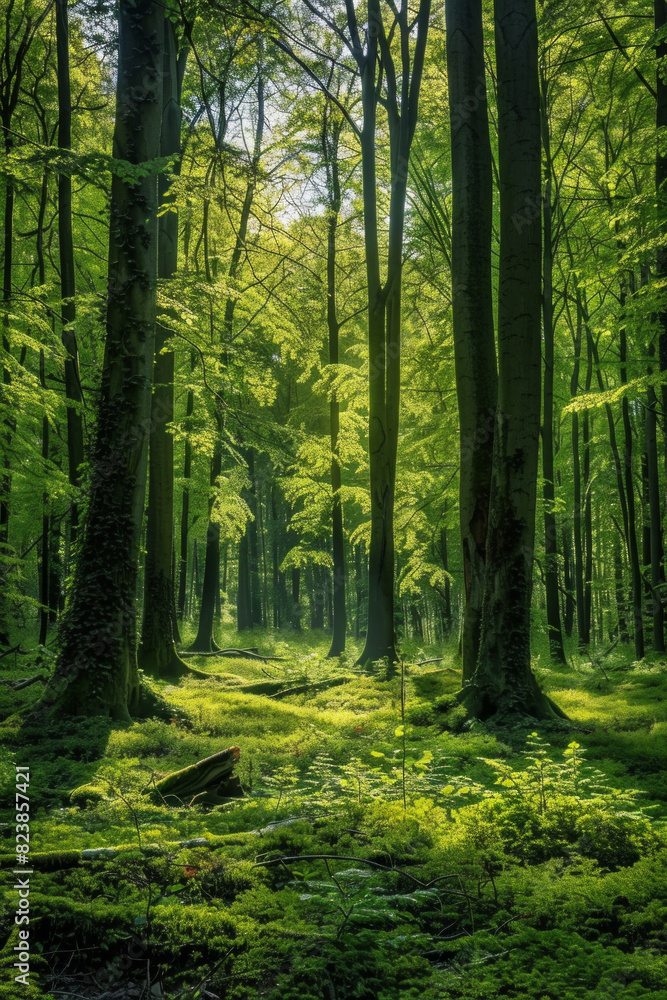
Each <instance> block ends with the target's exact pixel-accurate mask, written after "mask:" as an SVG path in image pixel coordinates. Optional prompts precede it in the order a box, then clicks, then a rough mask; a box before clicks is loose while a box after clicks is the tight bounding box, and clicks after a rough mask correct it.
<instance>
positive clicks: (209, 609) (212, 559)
mask: <svg viewBox="0 0 667 1000" xmlns="http://www.w3.org/2000/svg"><path fill="white" fill-rule="evenodd" d="M263 135H264V79H263V76H262V72H261V70H260V73H259V78H258V82H257V125H256V128H255V147H254V150H253V156H252V161H251V164H250V170H249V173H248V180H247V183H246V189H245V195H244V198H243V206H242V208H241V217H240V219H239V227H238V230H237V233H236V240H235V243H234V250H233V251H232V257H231V260H230V263H229V268H228V271H227V275H228V278H229V280H230V283H233V281H234V279H235V278H236V276H237V273H238V269H239V265H240V263H241V257H242V254H243V250H244V248H245V241H246V236H247V232H248V222H249V220H250V212H251V209H252V203H253V201H254V197H255V190H256V184H257V175H258V171H259V164H260V158H261V152H262V139H263ZM204 254H205V263H206V278H207V281H210V280H211V271H210V265H209V254H208V225H207V220H205V226H204ZM236 302H237V298H236V296H235V295H229V297H228V298H227V302H226V304H225V315H224V319H223V329H224V331H225V334H224V336H225V337H226V338H227V340H230V339H231V334H232V327H233V323H234V312H235V310H236ZM225 350H226V348H225V346H224V344H223V347H222V355H223V361H225V360H226V359H225ZM215 407H216V413H215V420H216V425H217V426H216V446H215V454H214V456H213V458H212V459H211V490H213V489H214V488H215V486H216V483H217V480H218V477H219V476H220V473H221V472H222V432H223V422H224V421H223V412H222V405H221V403H220V402H219V400H216V404H215ZM211 510H212V501H211V503H210V504H209V526H208V532H207V535H206V562H205V566H204V589H203V591H202V603H201V607H200V611H199V628H198V630H197V637H196V639H195V641H194V643H193V645H192V647H191V649H192V650H193V651H195V650H196V651H199V652H207V651H208V650H210V649H211V647H214V648H215V645H216V644H215V641H214V639H213V634H212V629H213V615H214V602H215V593H216V590H217V589H219V586H220V525H219V524H214V523H213V522H212V521H211V520H210V514H211ZM255 539H256V527H255ZM251 558H252V553H251ZM209 564H210V565H209ZM257 565H258V564H257ZM207 583H208V586H207ZM214 585H215V588H216V589H212V588H213V586H214ZM260 602H261V597H260ZM209 604H210V606H209ZM260 620H261V610H260Z"/></svg>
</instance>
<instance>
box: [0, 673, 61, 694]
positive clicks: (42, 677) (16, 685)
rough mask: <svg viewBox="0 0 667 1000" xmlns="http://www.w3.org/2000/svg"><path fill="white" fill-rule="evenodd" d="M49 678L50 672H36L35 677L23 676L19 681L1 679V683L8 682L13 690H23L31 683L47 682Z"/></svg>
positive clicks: (8, 685)
mask: <svg viewBox="0 0 667 1000" xmlns="http://www.w3.org/2000/svg"><path fill="white" fill-rule="evenodd" d="M48 679H49V677H48V674H35V676H34V677H21V678H20V679H19V680H17V681H0V684H6V685H7V687H10V688H11V689H12V691H21V690H22V689H23V688H27V687H30V685H31V684H36V683H37V681H41V683H42V684H46V682H47V681H48Z"/></svg>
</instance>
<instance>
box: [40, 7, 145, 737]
mask: <svg viewBox="0 0 667 1000" xmlns="http://www.w3.org/2000/svg"><path fill="white" fill-rule="evenodd" d="M118 20H119V58H118V74H117V90H116V124H115V130H114V151H113V152H114V157H115V158H116V159H118V160H123V161H125V162H126V163H127V164H128V165H130V166H135V165H141V164H145V163H147V162H150V161H152V160H155V159H156V158H157V157H158V155H159V152H160V127H161V112H162V71H163V21H164V15H163V12H162V10H161V8H159V7H158V6H157V5H156V4H155V3H154V2H153V0H120V4H119V11H118ZM156 263H157V179H156V176H155V173H154V172H153V171H149V172H147V174H146V175H145V176H142V177H140V178H137V179H133V180H131V181H130V180H127V179H123V178H121V177H120V176H119V175H117V174H116V175H114V176H113V178H112V186H111V234H110V257H109V290H108V300H107V328H106V344H105V354H104V363H103V370H102V386H101V396H100V403H99V414H98V421H97V434H96V441H95V447H94V450H93V455H92V463H91V465H92V468H91V483H90V497H89V502H88V508H87V514H86V519H85V525H84V531H83V540H82V543H81V548H80V552H79V558H78V561H77V565H76V569H75V574H74V581H73V587H72V595H71V598H70V602H69V605H68V608H67V610H66V613H65V616H64V621H63V624H62V626H61V630H60V635H59V643H60V649H59V654H58V658H57V661H56V669H55V673H54V676H53V678H52V680H51V682H50V684H49V686H48V688H47V691H46V692H45V697H44V704H45V706H46V707H48V708H50V709H51V710H52V711H57V712H58V713H63V712H64V713H68V714H76V715H97V714H102V715H110V716H112V717H114V718H119V719H125V720H127V719H129V717H130V715H129V712H130V710H131V708H132V707H133V704H134V703H135V701H136V700H137V698H138V694H139V680H138V673H137V658H136V639H135V634H136V586H137V572H138V560H139V545H140V538H141V523H142V515H143V507H144V495H145V485H146V466H147V447H148V433H149V430H150V404H151V395H150V387H151V375H152V364H153V345H154V326H155V292H156Z"/></svg>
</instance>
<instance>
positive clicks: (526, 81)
mask: <svg viewBox="0 0 667 1000" xmlns="http://www.w3.org/2000/svg"><path fill="white" fill-rule="evenodd" d="M495 27H496V66H497V80H498V165H499V175H500V265H499V266H500V272H499V280H498V413H497V422H496V428H495V435H494V450H493V470H492V484H491V501H490V506H489V527H488V534H487V546H486V569H485V576H484V603H483V610H482V634H481V641H480V652H479V660H478V664H477V668H476V670H475V673H474V675H473V676H472V678H471V679H470V681H469V682H468V683H467V684H466V685H465V686H464V688H463V691H462V692H461V697H462V700H463V702H464V704H465V705H466V707H467V708H468V710H469V711H470V712H471V713H472V714H473V715H474V716H475V717H477V718H481V719H485V718H489V717H491V716H495V717H497V718H506V717H511V716H512V715H514V714H517V713H518V714H520V715H529V716H532V717H534V718H545V717H550V716H554V715H562V712H560V710H559V709H557V708H556V706H554V705H553V703H552V702H551V701H550V700H549V699H548V698H547V697H546V696H545V695H544V694H543V693H542V692H541V691H540V689H539V687H538V685H537V681H536V680H535V677H534V676H533V673H532V670H531V662H530V609H531V596H532V577H533V554H534V545H535V510H536V499H537V469H538V451H539V432H540V411H541V399H540V396H541V392H540V390H541V360H542V358H541V297H542V281H541V279H542V273H541V272H542V267H541V265H542V244H541V212H540V211H539V206H540V204H541V136H540V98H539V84H538V75H537V22H536V18H535V2H534V0H518V2H517V0H496V4H495Z"/></svg>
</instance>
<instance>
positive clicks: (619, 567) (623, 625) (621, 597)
mask: <svg viewBox="0 0 667 1000" xmlns="http://www.w3.org/2000/svg"><path fill="white" fill-rule="evenodd" d="M614 594H615V597H616V618H617V621H618V637H619V640H620V641H621V642H622V643H623V645H625V644H626V643H628V642H630V634H629V632H628V620H627V617H626V607H625V583H624V580H623V554H622V550H621V539H620V533H619V532H614Z"/></svg>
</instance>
